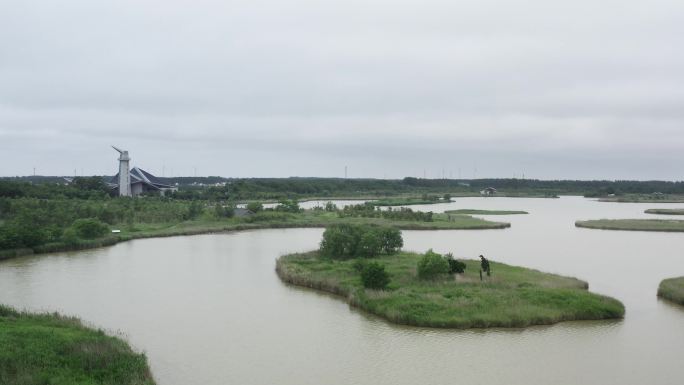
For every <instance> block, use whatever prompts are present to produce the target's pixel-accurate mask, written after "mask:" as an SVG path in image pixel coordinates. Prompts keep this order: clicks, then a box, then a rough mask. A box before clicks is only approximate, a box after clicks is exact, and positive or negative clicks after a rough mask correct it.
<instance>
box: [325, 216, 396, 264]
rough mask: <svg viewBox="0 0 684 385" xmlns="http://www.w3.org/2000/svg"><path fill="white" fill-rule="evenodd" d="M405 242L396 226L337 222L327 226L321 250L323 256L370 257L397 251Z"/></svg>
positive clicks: (339, 257) (337, 257) (342, 257)
mask: <svg viewBox="0 0 684 385" xmlns="http://www.w3.org/2000/svg"><path fill="white" fill-rule="evenodd" d="M403 243H404V242H403V239H402V238H401V232H400V231H399V230H397V229H394V228H390V227H381V226H373V225H352V224H337V225H332V226H329V227H328V228H326V230H325V232H324V233H323V240H322V241H321V244H320V249H319V251H320V253H321V255H322V256H324V257H328V258H335V259H349V258H357V257H363V258H369V257H373V256H376V255H379V254H382V253H386V254H392V253H395V252H397V251H399V249H400V248H401V246H403Z"/></svg>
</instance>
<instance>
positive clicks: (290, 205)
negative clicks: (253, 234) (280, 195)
mask: <svg viewBox="0 0 684 385" xmlns="http://www.w3.org/2000/svg"><path fill="white" fill-rule="evenodd" d="M275 210H276V211H285V212H288V213H298V212H300V211H302V209H301V208H299V202H297V200H294V199H293V200H289V199H283V200H281V201H280V202H278V206H276V207H275Z"/></svg>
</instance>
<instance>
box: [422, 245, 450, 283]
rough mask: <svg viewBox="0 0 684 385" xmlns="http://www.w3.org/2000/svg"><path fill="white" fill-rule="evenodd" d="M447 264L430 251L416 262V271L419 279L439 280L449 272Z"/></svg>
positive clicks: (445, 260) (444, 259)
mask: <svg viewBox="0 0 684 385" xmlns="http://www.w3.org/2000/svg"><path fill="white" fill-rule="evenodd" d="M450 270H451V269H450V266H449V262H448V261H447V259H446V258H444V257H443V256H442V255H440V254H437V253H435V252H434V251H432V249H430V250H428V251H427V252H426V253H425V254H423V256H422V257H420V259H419V260H418V264H417V267H416V271H417V273H418V278H420V279H437V278H441V277H442V276H444V275H445V274H448V273H449V271H450Z"/></svg>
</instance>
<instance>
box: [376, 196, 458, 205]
mask: <svg viewBox="0 0 684 385" xmlns="http://www.w3.org/2000/svg"><path fill="white" fill-rule="evenodd" d="M449 202H451V198H448V199H443V198H439V197H436V196H429V197H423V198H416V197H406V198H401V197H398V198H387V199H379V200H372V201H370V202H368V203H369V204H372V205H373V206H411V205H432V204H436V203H449Z"/></svg>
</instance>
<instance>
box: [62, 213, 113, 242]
mask: <svg viewBox="0 0 684 385" xmlns="http://www.w3.org/2000/svg"><path fill="white" fill-rule="evenodd" d="M69 231H73V234H75V235H76V236H77V237H79V238H82V239H95V238H99V237H102V236H104V235H105V234H107V233H108V232H109V227H108V226H107V225H106V224H104V223H102V222H100V220H98V219H95V218H85V219H77V220H75V221H74V223H73V224H72V225H71V227H70V228H69V229H67V231H65V234H66V233H67V232H69Z"/></svg>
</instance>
